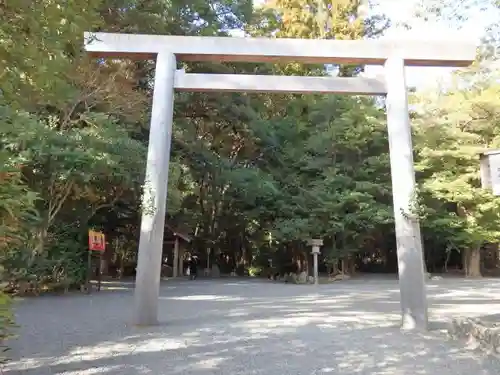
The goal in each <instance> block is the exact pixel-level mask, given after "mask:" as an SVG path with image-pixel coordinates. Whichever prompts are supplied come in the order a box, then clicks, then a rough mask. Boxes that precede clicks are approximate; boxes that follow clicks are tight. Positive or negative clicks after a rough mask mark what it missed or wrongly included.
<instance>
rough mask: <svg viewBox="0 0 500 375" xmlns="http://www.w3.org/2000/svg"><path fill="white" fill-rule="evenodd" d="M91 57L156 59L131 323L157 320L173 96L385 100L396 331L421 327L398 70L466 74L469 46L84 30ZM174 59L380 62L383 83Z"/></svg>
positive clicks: (418, 248) (419, 257) (422, 291)
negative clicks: (197, 68) (191, 65)
mask: <svg viewBox="0 0 500 375" xmlns="http://www.w3.org/2000/svg"><path fill="white" fill-rule="evenodd" d="M85 41H86V42H85V48H86V50H87V51H88V52H89V53H90V54H91V55H92V56H95V57H111V58H134V59H156V73H155V80H154V94H153V108H152V113H151V127H150V134H149V148H148V159H147V167H146V184H145V187H146V188H145V191H144V197H143V202H144V204H146V205H148V210H146V211H145V212H144V213H143V215H142V223H141V237H140V241H139V255H138V264H137V276H136V286H135V306H134V312H135V314H134V322H135V323H136V324H138V325H152V324H155V323H157V318H158V296H159V285H160V267H161V256H162V243H163V230H164V223H165V210H166V207H165V206H166V198H167V182H168V168H169V158H170V144H171V138H172V121H173V106H174V90H178V91H233V92H288V93H336V94H355V95H386V106H387V128H388V134H389V153H390V165H391V176H392V192H393V202H394V220H395V225H396V240H397V255H398V269H399V285H400V292H401V311H402V327H403V328H406V329H413V328H419V329H424V330H425V329H426V328H427V323H428V316H427V297H426V288H425V277H424V260H423V252H422V243H421V237H420V225H419V223H418V220H417V219H416V218H415V217H414V215H413V214H412V213H411V212H410V204H411V200H412V196H413V192H414V190H415V171H414V166H413V148H412V140H411V124H410V118H409V114H408V99H407V87H406V82H405V65H407V66H441V67H465V66H468V65H470V64H471V63H472V62H473V61H474V58H475V52H476V46H475V44H473V43H464V42H449V41H441V42H436V41H406V42H405V41H397V42H394V41H383V40H354V41H345V40H313V39H307V40H304V39H276V38H274V39H273V38H231V37H196V36H165V35H137V34H110V33H85ZM177 61H219V62H220V61H228V62H229V61H240V62H256V63H258V62H260V63H262V62H267V63H268V62H290V61H294V62H299V63H304V64H332V63H342V64H371V65H385V79H378V78H375V79H371V78H359V77H357V78H339V77H296V76H293V77H290V76H260V75H239V74H186V73H184V71H182V70H177V69H176V68H177V66H176V65H177Z"/></svg>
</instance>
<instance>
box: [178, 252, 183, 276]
mask: <svg viewBox="0 0 500 375" xmlns="http://www.w3.org/2000/svg"><path fill="white" fill-rule="evenodd" d="M178 274H179V276H184V249H181V248H179V268H178Z"/></svg>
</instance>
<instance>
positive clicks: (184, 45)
mask: <svg viewBox="0 0 500 375" xmlns="http://www.w3.org/2000/svg"><path fill="white" fill-rule="evenodd" d="M85 49H86V50H87V51H88V52H89V53H90V54H91V55H92V56H95V57H112V58H120V57H122V58H135V59H150V58H156V55H157V54H158V53H159V52H161V51H167V50H168V51H170V52H172V53H174V54H175V55H176V57H177V58H178V59H179V60H182V61H241V62H290V61H295V62H300V63H304V64H329V63H343V64H371V65H381V64H384V63H385V61H386V60H387V58H389V57H390V56H391V55H394V54H397V55H399V56H400V57H403V58H404V59H405V64H406V65H408V66H441V67H464V66H468V65H470V64H471V63H472V62H473V61H474V58H475V55H476V45H475V44H474V43H469V42H457V41H387V40H325V39H285V38H237V37H234V38H233V37H201V36H200V37H198V36H173V35H145V34H116V33H90V32H87V33H85Z"/></svg>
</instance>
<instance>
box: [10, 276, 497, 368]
mask: <svg viewBox="0 0 500 375" xmlns="http://www.w3.org/2000/svg"><path fill="white" fill-rule="evenodd" d="M455 285H456V284H455ZM468 288H469V285H464V286H458V287H457V286H456V288H455V292H456V293H458V294H460V293H461V292H462V291H464V293H463V294H464V299H463V300H462V301H460V302H459V303H464V302H463V301H466V302H465V303H469V302H471V301H475V299H476V295H473V296H472V297H469V298H465V297H466V294H467V293H473V292H467V290H468ZM450 290H451V289H450V286H448V285H447V284H446V285H444V286H440V285H437V284H436V285H433V286H432V287H430V288H429V294H430V297H431V298H430V299H431V300H433V299H436V300H437V299H439V298H438V297H439V296H443V297H444V296H445V295H446V294H447V293H448V294H449V293H450ZM474 293H480V292H478V291H477V288H476V291H475V292H474ZM484 293H486V292H484ZM484 293H483V294H484ZM398 297H399V291H398V289H397V283H395V282H394V281H379V280H378V281H376V282H369V283H367V282H362V281H358V280H356V281H353V282H352V283H349V282H340V283H337V284H334V285H322V286H321V285H320V286H319V287H317V288H315V287H307V286H305V287H303V286H288V285H283V284H274V283H268V284H266V283H262V282H255V283H252V282H225V283H220V282H215V283H212V282H210V281H200V282H199V283H197V282H176V283H172V284H169V283H166V284H164V285H162V290H161V297H160V309H159V312H160V318H161V319H162V320H163V321H164V322H165V323H163V324H161V325H159V326H156V327H148V328H143V329H139V328H136V327H133V326H131V325H130V324H128V322H129V317H130V314H131V311H130V308H131V306H132V302H133V296H132V293H131V292H123V291H116V292H111V291H108V292H105V293H100V294H99V293H96V294H92V295H90V296H85V297H82V296H68V297H64V296H62V297H47V298H45V297H44V298H33V299H27V300H24V301H22V302H21V303H20V304H19V306H18V309H17V319H18V323H19V324H20V325H21V327H22V328H21V330H20V337H19V339H18V340H16V341H13V342H12V346H13V350H12V353H11V356H12V361H11V362H10V363H9V364H8V365H6V366H4V374H15V375H20V374H26V375H46V374H65V375H76V374H80V375H90V374H98V373H99V374H116V375H118V374H120V375H132V374H154V375H157V374H158V375H160V374H168V375H176V374H179V375H181V374H182V375H190V374H192V375H211V374H227V375H236V374H238V375H264V374H265V375H269V374H276V375H280V374H300V375H313V374H314V375H319V374H335V375H344V374H345V375H347V374H349V375H350V374H360V375H364V374H366V375H368V374H370V375H406V374H408V375H415V374H417V375H419V374H420V375H436V374H438V375H452V374H453V375H462V374H463V375H465V374H467V375H470V374H471V373H473V374H475V375H498V374H499V373H500V372H499V369H500V362H498V361H497V360H496V359H494V358H490V357H486V356H481V355H480V354H479V353H475V352H471V351H467V350H465V349H463V348H459V347H458V346H456V345H455V343H453V342H447V341H446V340H445V338H444V337H443V336H441V335H439V334H436V332H430V333H427V334H418V333H403V332H401V331H400V330H399V329H398V328H397V325H398V321H399V303H398ZM450 299H452V297H450ZM477 299H481V298H479V295H478V297H477ZM437 318H439V319H437V321H436V323H434V324H433V325H432V326H431V328H432V329H436V330H438V329H441V328H442V327H443V322H444V320H443V317H442V316H438V317H437Z"/></svg>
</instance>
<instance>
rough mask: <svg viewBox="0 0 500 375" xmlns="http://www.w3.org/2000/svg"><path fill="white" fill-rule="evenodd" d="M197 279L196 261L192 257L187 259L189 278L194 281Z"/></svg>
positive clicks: (195, 258) (194, 257)
mask: <svg viewBox="0 0 500 375" xmlns="http://www.w3.org/2000/svg"><path fill="white" fill-rule="evenodd" d="M197 277H198V259H197V257H196V256H192V257H191V258H190V259H189V278H190V279H191V280H194V279H196V278H197Z"/></svg>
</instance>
